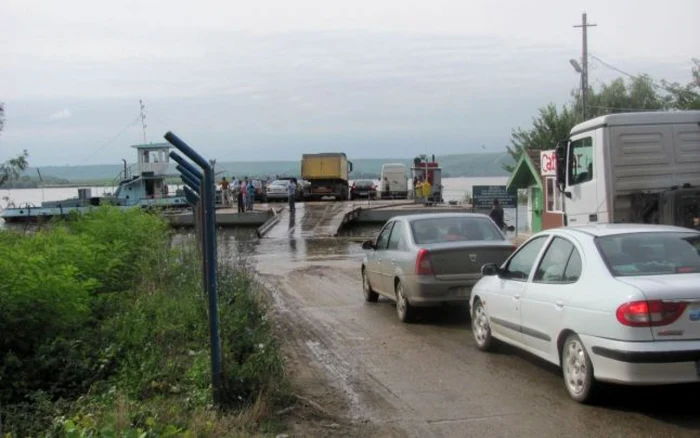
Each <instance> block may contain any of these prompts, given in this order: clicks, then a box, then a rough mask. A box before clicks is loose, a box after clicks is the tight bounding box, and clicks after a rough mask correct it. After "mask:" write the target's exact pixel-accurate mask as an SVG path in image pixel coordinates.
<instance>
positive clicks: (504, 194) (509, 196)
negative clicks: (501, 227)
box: [472, 186, 518, 208]
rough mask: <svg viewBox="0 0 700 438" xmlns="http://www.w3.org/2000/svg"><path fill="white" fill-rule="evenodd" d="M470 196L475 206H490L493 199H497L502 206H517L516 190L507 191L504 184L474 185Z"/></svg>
mask: <svg viewBox="0 0 700 438" xmlns="http://www.w3.org/2000/svg"><path fill="white" fill-rule="evenodd" d="M472 198H473V201H472V203H473V204H474V207H475V208H491V207H492V206H493V200H494V199H498V203H499V204H501V207H503V208H516V207H517V206H518V193H517V191H516V190H511V191H508V190H506V186H474V187H472Z"/></svg>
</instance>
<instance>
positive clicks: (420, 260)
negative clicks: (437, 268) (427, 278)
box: [416, 248, 435, 275]
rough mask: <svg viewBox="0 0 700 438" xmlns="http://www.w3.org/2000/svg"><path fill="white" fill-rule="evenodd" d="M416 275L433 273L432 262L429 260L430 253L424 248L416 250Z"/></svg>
mask: <svg viewBox="0 0 700 438" xmlns="http://www.w3.org/2000/svg"><path fill="white" fill-rule="evenodd" d="M416 275H435V272H434V271H433V264H432V262H431V261H430V253H429V252H428V250H427V249H425V248H421V249H419V250H418V256H417V257H416Z"/></svg>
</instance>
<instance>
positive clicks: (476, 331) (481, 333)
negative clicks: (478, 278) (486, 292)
mask: <svg viewBox="0 0 700 438" xmlns="http://www.w3.org/2000/svg"><path fill="white" fill-rule="evenodd" d="M471 317H472V335H473V336H474V343H475V344H476V348H478V349H479V350H481V351H494V350H495V349H496V346H497V343H498V341H497V340H496V339H495V338H494V337H493V335H492V334H491V325H490V324H489V318H488V316H487V315H486V309H484V305H483V304H481V300H480V299H478V298H477V299H475V300H474V309H473V310H472V316H471Z"/></svg>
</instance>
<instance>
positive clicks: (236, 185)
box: [219, 177, 255, 213]
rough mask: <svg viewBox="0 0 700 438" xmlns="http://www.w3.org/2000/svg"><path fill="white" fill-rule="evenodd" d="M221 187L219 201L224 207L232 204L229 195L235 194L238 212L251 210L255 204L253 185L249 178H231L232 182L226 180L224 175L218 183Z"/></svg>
mask: <svg viewBox="0 0 700 438" xmlns="http://www.w3.org/2000/svg"><path fill="white" fill-rule="evenodd" d="M219 186H220V187H221V202H222V204H224V205H225V206H226V207H229V206H231V205H232V200H231V195H232V194H234V195H235V196H236V204H238V212H239V213H244V212H246V211H253V205H254V204H255V185H254V184H253V180H252V179H251V180H249V179H248V178H247V177H246V178H244V179H243V180H242V181H241V180H239V179H237V178H233V184H231V183H229V182H228V181H227V180H226V177H223V178H221V182H220V183H219Z"/></svg>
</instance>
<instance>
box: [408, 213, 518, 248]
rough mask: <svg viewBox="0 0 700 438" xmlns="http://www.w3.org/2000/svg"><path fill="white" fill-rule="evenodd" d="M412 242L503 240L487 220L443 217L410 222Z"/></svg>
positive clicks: (492, 224) (481, 218)
mask: <svg viewBox="0 0 700 438" xmlns="http://www.w3.org/2000/svg"><path fill="white" fill-rule="evenodd" d="M411 233H413V240H414V241H415V242H416V244H418V245H422V244H426V243H441V242H466V241H476V240H500V241H502V240H505V239H504V237H503V234H501V232H500V231H499V230H498V228H497V227H496V225H494V223H493V222H492V221H491V219H489V218H485V217H473V216H472V217H445V218H432V219H416V220H413V221H411Z"/></svg>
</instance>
